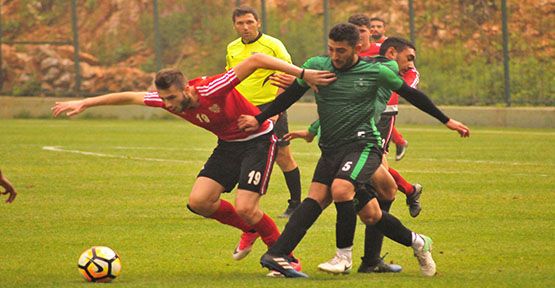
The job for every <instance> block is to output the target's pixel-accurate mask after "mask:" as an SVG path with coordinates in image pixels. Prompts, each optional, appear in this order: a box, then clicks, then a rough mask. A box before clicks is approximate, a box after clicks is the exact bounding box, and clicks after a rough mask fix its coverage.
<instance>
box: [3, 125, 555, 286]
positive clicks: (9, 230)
mask: <svg viewBox="0 0 555 288" xmlns="http://www.w3.org/2000/svg"><path fill="white" fill-rule="evenodd" d="M291 128H292V129H302V128H305V126H304V125H293V127H291ZM399 128H400V131H401V132H402V133H403V134H404V136H405V137H406V138H407V139H408V140H409V142H410V147H409V149H408V152H407V155H406V157H405V159H403V160H402V161H400V162H395V161H394V160H393V159H391V158H390V163H391V165H392V167H395V168H397V169H398V170H399V171H400V172H401V173H402V174H403V175H404V176H405V177H406V178H407V179H408V180H409V181H412V182H418V183H421V184H422V185H423V186H424V193H423V196H422V203H423V211H422V213H421V215H420V216H419V217H418V218H416V219H413V218H411V217H410V216H409V214H408V210H407V208H406V206H405V204H404V195H402V194H399V196H398V200H397V201H396V203H395V204H394V205H393V208H392V213H393V214H395V215H396V216H398V217H399V218H400V219H401V220H402V221H403V222H404V223H405V225H407V226H408V227H409V228H411V229H413V230H414V231H416V232H422V233H424V234H427V235H429V236H431V237H432V238H433V239H434V258H435V260H436V262H437V269H438V275H437V276H436V277H433V278H426V277H423V276H420V273H419V270H418V265H417V261H416V259H415V258H414V257H413V256H412V253H411V252H412V251H411V249H410V248H406V247H402V246H400V245H397V244H394V243H393V242H391V241H389V240H386V241H385V245H384V249H383V251H384V253H385V252H389V255H388V256H387V258H386V261H394V262H395V263H397V264H400V265H402V266H403V272H402V273H399V274H387V275H383V274H357V273H355V272H354V273H352V274H351V275H348V276H333V275H328V274H325V273H322V272H319V271H317V268H316V266H317V265H318V264H319V263H321V262H323V261H327V260H329V258H331V257H332V256H333V254H334V251H335V250H334V249H335V248H334V244H335V239H334V230H335V228H334V223H335V209H334V208H333V206H332V207H330V208H328V209H327V210H326V211H325V212H324V213H323V214H322V216H321V217H320V219H319V220H318V221H317V222H316V223H315V224H314V226H313V227H312V229H311V230H309V232H308V234H307V235H306V237H305V239H304V240H303V241H302V242H301V244H300V245H299V247H298V248H297V250H296V255H297V256H299V257H300V258H301V260H302V264H303V271H305V272H306V273H307V274H309V275H310V278H309V279H301V280H299V279H268V278H266V277H265V276H264V275H265V274H266V272H267V271H266V270H264V269H262V268H261V267H260V265H259V263H258V260H259V257H260V256H261V255H262V253H263V252H264V251H265V250H266V249H265V247H264V245H263V244H262V242H261V241H258V242H257V244H256V245H255V248H254V249H253V251H252V252H251V253H252V254H251V255H249V257H247V258H246V259H244V260H242V261H240V262H237V261H234V260H233V259H232V258H231V252H232V251H233V248H234V247H235V245H236V243H237V241H238V239H239V235H240V233H239V231H237V230H234V229H232V228H230V227H225V226H223V225H221V224H219V223H216V222H215V221H213V220H207V219H203V218H201V217H199V216H197V215H194V214H192V213H190V212H189V211H188V210H187V209H186V208H185V204H186V199H187V196H188V193H189V190H190V188H191V184H192V183H193V181H194V179H195V176H196V174H197V172H198V171H199V169H200V168H201V166H202V165H203V163H204V161H205V160H206V159H207V157H208V155H209V154H210V153H211V151H212V149H213V148H214V146H215V144H216V138H215V137H214V136H212V135H211V134H209V133H208V132H204V131H202V130H201V129H199V128H196V127H193V126H192V125H189V124H186V123H184V122H183V121H181V120H160V121H119V120H71V121H70V120H59V121H54V120H4V119H3V120H0V131H1V136H0V168H1V169H2V171H3V172H4V174H5V175H6V176H7V177H8V178H9V179H10V180H11V181H12V183H14V185H15V186H16V188H17V189H18V192H19V195H18V197H17V199H16V200H15V202H14V203H13V204H9V205H8V204H4V203H0V216H1V219H0V233H1V236H0V287H76V286H84V287H87V285H93V284H89V283H85V282H84V280H83V279H82V278H81V276H80V275H79V272H78V271H77V266H76V265H77V259H78V257H79V255H80V254H81V252H83V251H84V250H85V249H87V248H89V247H90V246H93V245H106V246H109V247H111V248H113V249H114V250H116V251H117V252H118V253H119V254H120V256H121V257H122V262H123V270H122V275H121V276H120V277H119V278H118V279H116V280H115V281H114V282H113V283H112V284H109V285H114V286H116V287H334V288H336V287H554V286H555V268H554V266H555V265H554V263H555V245H554V244H553V243H555V200H554V196H555V176H554V175H555V148H553V143H555V130H553V129H550V130H548V129H546V130H533V129H506V128H503V129H498V128H495V129H494V128H477V127H473V129H472V135H471V138H469V139H461V138H459V137H458V136H457V135H456V134H455V133H454V132H452V131H448V130H447V129H445V128H443V127H442V126H440V125H437V126H409V125H404V126H401V127H399ZM292 151H293V152H294V156H295V158H296V160H297V162H298V163H299V165H300V169H301V174H302V181H303V189H304V191H303V195H306V189H307V188H308V184H309V182H310V179H311V176H312V172H313V169H314V166H315V163H316V161H317V159H318V156H319V151H318V148H317V146H316V144H314V143H312V144H307V143H304V142H301V141H297V142H294V143H293V145H292ZM234 196H235V194H234V193H231V194H226V195H224V196H223V198H225V199H228V200H233V199H234ZM287 199H288V193H287V189H286V186H285V181H284V178H283V175H282V173H281V172H280V170H279V168H278V167H276V168H275V169H274V173H273V177H272V181H271V183H270V189H269V194H268V195H266V196H264V198H263V199H262V202H261V203H262V207H263V209H264V210H265V211H266V212H267V213H268V214H269V215H270V216H273V217H275V216H277V215H278V214H280V213H281V212H282V211H283V210H284V209H285V206H286V200H287ZM3 200H5V197H3V198H2V201H3ZM275 220H276V222H277V224H278V226H279V227H280V228H283V226H284V225H285V223H286V221H285V220H283V219H278V218H277V217H275ZM363 228H364V226H363V225H362V224H359V225H358V226H357V235H356V238H355V250H354V258H355V262H354V265H355V267H354V269H355V271H356V268H357V267H358V265H359V263H360V261H359V257H360V256H362V251H363V249H362V245H363V243H362V242H363V230H364V229H363Z"/></svg>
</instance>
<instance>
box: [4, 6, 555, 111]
mask: <svg viewBox="0 0 555 288" xmlns="http://www.w3.org/2000/svg"><path fill="white" fill-rule="evenodd" d="M0 3H1V6H0V9H1V19H0V20H1V21H0V41H1V43H2V49H1V54H0V61H1V69H0V73H1V74H0V93H1V94H2V95H5V96H92V95H99V94H103V93H107V92H113V91H123V90H144V89H147V88H148V87H149V86H150V85H151V81H152V77H153V75H154V72H155V71H157V70H158V69H160V68H163V67H169V66H173V67H178V68H180V69H181V70H182V71H183V72H184V73H185V74H186V75H188V76H189V77H196V76H200V75H211V74H216V73H220V72H222V71H223V70H224V67H225V53H226V45H227V44H228V43H229V42H230V41H232V40H234V39H236V38H237V37H238V36H237V35H236V33H235V31H234V29H233V26H232V20H231V12H232V10H233V8H234V7H236V6H238V5H249V6H253V7H255V8H256V9H257V10H258V12H259V14H260V16H261V18H262V22H263V28H262V29H263V31H264V32H265V33H267V34H269V35H271V36H274V37H276V38H278V39H280V40H281V41H282V42H283V43H284V44H285V46H286V47H287V49H288V50H289V53H290V54H291V55H292V57H293V61H294V63H295V64H298V65H300V64H302V63H303V62H304V61H305V60H306V59H307V58H309V57H311V56H315V55H319V54H324V53H325V52H326V51H325V49H326V48H325V47H326V46H325V45H326V44H325V41H326V38H327V30H328V29H329V27H331V26H333V25H334V24H336V23H339V22H346V20H347V18H348V17H349V16H350V15H352V14H355V13H364V14H367V15H368V16H370V17H374V16H378V17H381V18H383V19H384V20H385V21H386V35H387V36H401V37H405V38H408V39H411V40H413V41H414V42H415V43H416V46H417V61H416V63H417V68H418V70H419V71H420V74H421V81H420V86H419V87H420V88H421V89H422V90H424V91H426V93H428V94H429V95H430V96H431V97H432V98H433V100H434V101H435V102H436V103H437V104H440V105H461V106H472V105H476V106H549V107H553V106H555V69H554V68H555V67H554V61H553V60H554V58H555V45H554V44H555V43H554V42H555V35H554V32H553V31H554V30H555V27H554V26H555V1H553V0H518V1H516V0H450V1H444V0H427V1H409V0H391V1H365V0H359V1H356V0H349V1H346V0H252V1H238V0H202V1H200V0H159V1H154V0H68V1H54V0H1V2H0ZM504 24H505V25H506V26H505V27H504ZM504 28H506V29H504ZM504 30H505V31H506V33H505V34H504V33H503V32H504ZM504 45H505V51H504ZM305 98H306V99H308V100H307V101H310V99H311V98H310V97H305Z"/></svg>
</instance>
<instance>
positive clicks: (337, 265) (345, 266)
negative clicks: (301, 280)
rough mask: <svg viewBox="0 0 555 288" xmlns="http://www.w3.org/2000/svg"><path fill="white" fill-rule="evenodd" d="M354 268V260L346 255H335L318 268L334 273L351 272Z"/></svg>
mask: <svg viewBox="0 0 555 288" xmlns="http://www.w3.org/2000/svg"><path fill="white" fill-rule="evenodd" d="M351 268H353V261H352V259H351V258H350V257H348V256H346V255H338V254H335V256H334V257H333V258H332V259H331V260H330V261H328V262H324V263H322V264H320V265H318V269H320V270H322V271H324V272H328V273H332V274H349V272H351Z"/></svg>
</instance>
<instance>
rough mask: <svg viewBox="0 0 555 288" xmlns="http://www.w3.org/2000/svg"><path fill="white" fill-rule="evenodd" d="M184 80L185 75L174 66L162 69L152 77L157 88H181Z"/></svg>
mask: <svg viewBox="0 0 555 288" xmlns="http://www.w3.org/2000/svg"><path fill="white" fill-rule="evenodd" d="M185 81H186V79H185V75H183V73H181V71H179V70H177V69H175V68H165V69H162V70H160V71H158V73H156V77H154V85H156V89H158V90H167V89H169V88H170V87H171V86H175V87H176V88H180V89H182V88H183V86H185Z"/></svg>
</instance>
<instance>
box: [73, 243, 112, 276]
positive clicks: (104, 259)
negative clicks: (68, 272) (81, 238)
mask: <svg viewBox="0 0 555 288" xmlns="http://www.w3.org/2000/svg"><path fill="white" fill-rule="evenodd" d="M77 266H78V267H79V272H80V273H81V275H83V277H84V278H85V279H86V280H87V281H89V282H110V281H112V280H113V279H114V278H116V277H118V276H119V274H120V273H121V259H120V258H119V255H118V253H116V252H115V251H114V250H112V249H110V248H108V247H105V246H94V247H91V248H90V249H87V251H85V252H83V254H81V257H79V262H78V264H77Z"/></svg>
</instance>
